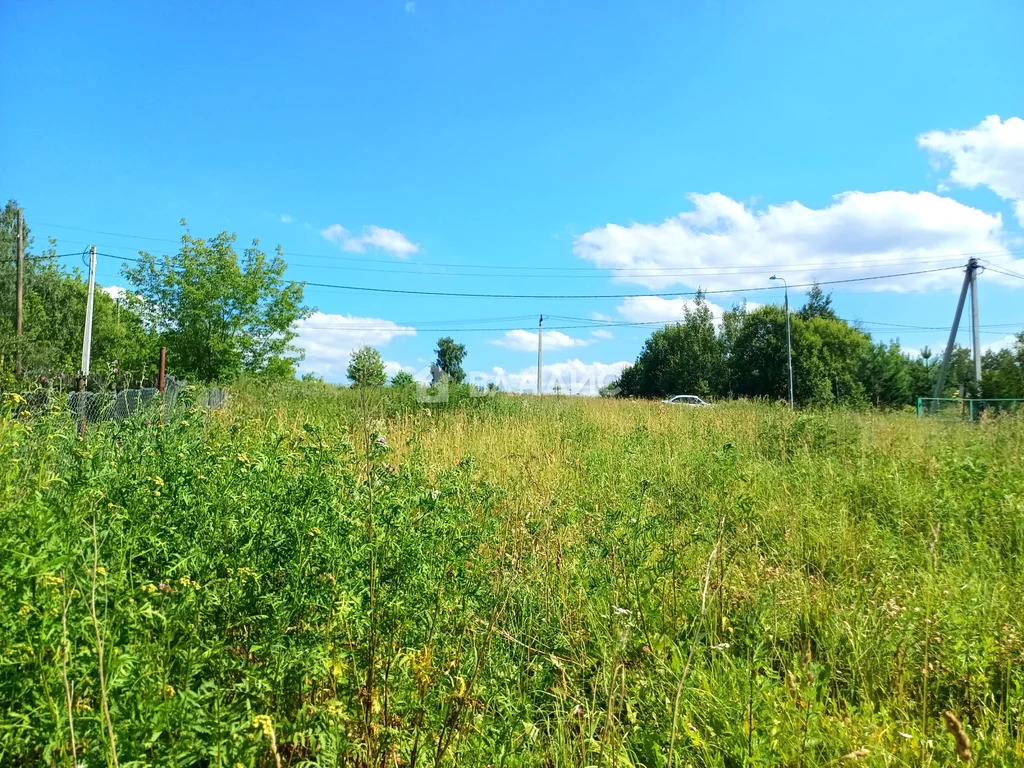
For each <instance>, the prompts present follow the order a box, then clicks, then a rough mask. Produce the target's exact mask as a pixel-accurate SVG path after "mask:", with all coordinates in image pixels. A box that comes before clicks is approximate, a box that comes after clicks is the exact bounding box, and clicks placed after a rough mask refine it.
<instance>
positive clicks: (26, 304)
mask: <svg viewBox="0 0 1024 768" xmlns="http://www.w3.org/2000/svg"><path fill="white" fill-rule="evenodd" d="M17 210H18V205H17V203H16V202H15V201H13V200H11V201H9V202H8V203H7V206H6V207H5V208H4V210H3V212H2V214H0V284H2V285H10V286H12V287H13V285H14V284H15V262H14V259H15V251H14V243H15V231H16V225H17ZM32 246H33V242H32V237H31V233H30V230H29V228H28V225H27V224H26V225H25V262H24V289H23V319H22V326H23V330H24V333H23V336H22V338H21V339H20V340H19V339H18V338H17V337H16V335H15V324H14V316H15V310H14V301H15V299H14V291H13V290H11V291H3V292H2V293H0V313H2V318H0V361H2V362H0V375H4V376H7V377H9V376H10V375H11V373H12V372H13V364H14V358H15V353H16V351H17V348H18V347H20V348H21V353H22V363H23V369H24V372H25V376H26V377H27V378H39V377H41V376H47V377H50V378H56V377H59V376H60V374H61V373H64V374H65V378H67V379H70V378H73V376H74V374H75V373H77V371H78V369H79V367H80V365H81V356H82V334H83V331H84V326H85V306H86V300H87V298H88V283H87V281H86V279H85V276H83V275H82V273H81V272H80V270H78V269H77V268H76V269H73V270H72V271H70V272H68V271H66V270H65V269H64V268H63V267H61V265H60V264H59V263H58V261H57V258H56V250H55V249H54V243H52V242H51V243H50V247H49V248H47V249H46V250H44V251H41V252H36V251H35V250H34V249H33V247H32ZM156 354H157V343H156V339H155V336H154V334H153V333H150V332H148V331H147V330H146V329H145V328H144V327H143V324H142V322H141V320H140V318H139V317H138V316H137V315H136V314H135V313H134V312H132V311H131V309H130V308H129V307H128V306H127V304H126V303H125V302H124V301H123V300H115V299H114V298H113V297H112V296H111V295H110V294H108V293H107V292H106V291H104V290H103V288H102V286H100V285H97V286H96V290H95V294H94V299H93V323H92V352H91V357H92V363H91V366H90V367H91V373H93V374H94V375H93V377H92V380H93V381H101V379H102V378H103V377H102V374H103V373H104V372H105V371H113V369H114V368H117V369H118V371H117V372H118V378H119V379H122V378H123V377H124V376H125V375H126V374H127V375H128V376H130V378H133V379H138V378H143V377H148V376H150V375H151V374H152V373H153V372H154V370H155V367H156ZM114 361H117V363H116V364H115V362H114Z"/></svg>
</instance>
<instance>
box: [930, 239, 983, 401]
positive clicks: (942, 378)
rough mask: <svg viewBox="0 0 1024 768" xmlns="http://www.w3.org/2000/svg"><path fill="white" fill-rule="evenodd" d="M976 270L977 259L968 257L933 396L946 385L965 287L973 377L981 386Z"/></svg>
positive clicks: (958, 327)
mask: <svg viewBox="0 0 1024 768" xmlns="http://www.w3.org/2000/svg"><path fill="white" fill-rule="evenodd" d="M977 271H978V260H977V259H970V260H969V261H968V262H967V270H966V272H965V273H964V284H963V285H962V286H961V287H960V298H959V300H958V301H957V303H956V312H955V313H954V314H953V326H952V327H951V328H950V329H949V341H947V342H946V352H945V354H944V355H943V356H942V367H941V368H940V369H939V377H938V378H937V379H936V380H935V392H934V393H933V394H932V396H933V397H942V390H943V389H945V387H946V376H947V375H948V374H949V363H950V358H951V357H952V355H953V347H954V346H955V345H956V334H957V331H958V330H960V317H961V316H962V315H963V313H964V302H965V301H966V300H967V289H968V288H970V289H971V322H972V323H973V325H974V333H973V336H974V338H973V341H972V344H973V345H974V377H975V382H976V383H977V384H978V386H979V387H980V386H981V344H980V343H979V340H978V337H979V335H980V330H979V328H978V293H977V290H978V289H977V281H978V278H977V274H976V273H977Z"/></svg>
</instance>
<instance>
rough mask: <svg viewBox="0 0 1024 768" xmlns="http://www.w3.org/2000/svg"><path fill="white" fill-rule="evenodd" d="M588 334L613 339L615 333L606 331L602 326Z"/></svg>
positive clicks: (597, 337)
mask: <svg viewBox="0 0 1024 768" xmlns="http://www.w3.org/2000/svg"><path fill="white" fill-rule="evenodd" d="M590 335H591V336H593V337H594V338H595V339H605V340H607V339H613V338H615V335H614V334H613V333H612V332H611V331H606V330H604V329H603V328H598V329H597V330H596V331H591V332H590Z"/></svg>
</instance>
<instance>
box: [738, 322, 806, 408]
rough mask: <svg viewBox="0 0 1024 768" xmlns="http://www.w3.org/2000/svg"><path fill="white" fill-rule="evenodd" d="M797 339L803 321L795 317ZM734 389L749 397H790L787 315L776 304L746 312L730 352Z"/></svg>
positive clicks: (794, 324) (794, 325) (795, 336)
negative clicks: (797, 320) (787, 362)
mask: <svg viewBox="0 0 1024 768" xmlns="http://www.w3.org/2000/svg"><path fill="white" fill-rule="evenodd" d="M793 321H794V322H793V324H792V325H793V331H794V341H796V340H797V339H798V338H799V335H800V330H801V328H802V324H799V323H797V322H796V318H793ZM729 367H730V369H731V373H730V379H731V381H732V387H733V391H734V392H735V393H736V394H737V395H742V396H746V397H767V398H772V399H788V397H789V375H788V372H787V368H786V314H785V312H783V310H782V308H781V307H776V306H774V305H768V306H762V307H757V308H756V309H753V310H750V311H748V312H746V313H744V315H743V317H742V322H740V323H739V324H738V327H737V328H736V329H735V337H734V339H733V340H732V346H731V349H730V355H729Z"/></svg>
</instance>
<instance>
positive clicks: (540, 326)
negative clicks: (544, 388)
mask: <svg viewBox="0 0 1024 768" xmlns="http://www.w3.org/2000/svg"><path fill="white" fill-rule="evenodd" d="M543 359H544V315H541V316H540V321H539V322H538V323H537V394H538V395H539V394H540V393H541V388H540V376H541V371H542V370H543V367H544V366H543Z"/></svg>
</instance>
